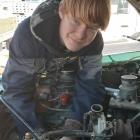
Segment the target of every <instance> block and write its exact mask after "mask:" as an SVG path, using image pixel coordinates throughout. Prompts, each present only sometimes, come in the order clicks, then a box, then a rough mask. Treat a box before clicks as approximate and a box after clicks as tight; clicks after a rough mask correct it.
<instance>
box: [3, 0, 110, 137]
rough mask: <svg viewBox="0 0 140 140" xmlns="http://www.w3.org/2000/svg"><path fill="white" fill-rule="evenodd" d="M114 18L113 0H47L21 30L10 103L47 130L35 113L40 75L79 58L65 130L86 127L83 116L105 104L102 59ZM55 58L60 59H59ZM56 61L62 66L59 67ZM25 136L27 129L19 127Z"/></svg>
mask: <svg viewBox="0 0 140 140" xmlns="http://www.w3.org/2000/svg"><path fill="white" fill-rule="evenodd" d="M109 18H110V1H109V0H61V1H60V0H47V1H45V2H43V3H41V4H40V5H39V6H38V7H37V9H36V10H35V11H34V13H33V14H32V16H31V17H29V18H27V19H25V20H24V21H22V22H21V23H20V24H19V26H18V27H17V29H16V31H15V34H14V36H13V38H12V41H11V43H10V47H9V60H8V62H7V65H6V68H5V71H4V73H3V77H2V81H3V87H4V89H5V94H4V95H3V98H4V99H5V101H6V102H7V103H8V104H9V105H10V106H11V107H12V108H13V109H14V110H15V111H16V112H17V113H18V114H19V115H20V116H21V117H22V118H24V120H25V121H26V122H27V123H28V124H29V125H30V126H31V127H32V128H34V129H38V128H40V127H41V126H42V122H41V121H40V120H39V119H38V117H37V116H36V113H35V105H36V104H35V101H34V100H33V96H34V93H35V92H36V82H37V74H38V73H43V72H44V71H45V70H46V71H47V70H48V68H49V66H50V64H53V66H54V67H56V66H57V65H56V63H57V60H58V59H59V58H62V59H63V58H65V57H75V56H78V57H79V63H80V64H79V65H78V68H77V72H76V78H75V93H74V97H73V101H72V106H71V108H70V116H69V117H68V118H67V119H66V122H65V126H66V127H68V128H71V129H75V128H76V129H80V127H81V124H82V118H83V114H84V113H85V112H87V111H89V110H90V107H91V105H92V104H95V103H98V104H102V103H103V101H104V99H105V91H104V87H103V85H102V82H101V69H102V66H101V58H102V49H103V44H104V43H103V39H102V35H101V32H100V30H105V29H106V27H107V25H108V23H109ZM54 60H55V61H54ZM54 62H56V63H54ZM17 127H18V128H19V130H20V132H21V133H22V134H24V133H25V132H26V131H27V129H26V128H23V127H20V124H18V125H17Z"/></svg>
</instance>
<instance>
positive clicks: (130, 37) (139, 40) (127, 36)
mask: <svg viewBox="0 0 140 140" xmlns="http://www.w3.org/2000/svg"><path fill="white" fill-rule="evenodd" d="M123 37H126V38H129V39H132V40H136V41H138V42H140V39H136V38H134V37H132V36H129V35H123Z"/></svg>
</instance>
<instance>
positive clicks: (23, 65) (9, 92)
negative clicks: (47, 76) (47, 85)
mask: <svg viewBox="0 0 140 140" xmlns="http://www.w3.org/2000/svg"><path fill="white" fill-rule="evenodd" d="M26 24H27V22H26V23H25V22H24V23H22V24H20V25H19V26H18V28H17V30H16V32H15V34H14V37H13V39H12V41H11V44H10V48H9V59H8V62H7V65H6V67H5V71H4V73H3V76H2V84H3V87H4V90H5V93H4V95H3V98H4V100H5V101H6V102H7V103H8V104H9V105H10V106H11V107H12V108H13V109H14V110H15V111H16V113H18V114H19V115H20V116H21V117H22V118H23V119H24V120H25V121H26V122H27V123H28V124H29V125H30V126H31V127H32V128H34V129H36V128H37V127H38V126H39V125H40V122H39V121H38V118H37V116H36V114H35V103H34V101H33V94H34V93H35V90H36V88H35V82H36V73H37V71H38V70H39V68H37V67H36V65H37V64H36V58H34V57H33V56H32V53H34V52H33V50H32V53H30V52H31V48H32V47H34V45H35V42H33V38H32V36H31V34H30V32H28V30H27V28H28V27H27V26H26ZM30 54H31V55H30ZM26 131H27V130H26Z"/></svg>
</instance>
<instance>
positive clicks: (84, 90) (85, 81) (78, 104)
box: [70, 55, 105, 122]
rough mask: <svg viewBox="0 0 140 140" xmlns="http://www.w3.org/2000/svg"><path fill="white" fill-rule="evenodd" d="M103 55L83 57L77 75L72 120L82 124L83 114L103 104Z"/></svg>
mask: <svg viewBox="0 0 140 140" xmlns="http://www.w3.org/2000/svg"><path fill="white" fill-rule="evenodd" d="M101 58H102V56H101V55H93V56H83V57H81V60H80V69H79V71H78V73H77V78H76V82H75V83H76V86H75V95H74V97H73V103H72V106H71V113H70V114H71V118H72V119H76V120H78V121H80V122H82V120H83V114H84V113H85V112H88V111H89V110H90V107H91V105H93V104H102V103H103V101H104V99H105V90H104V86H103V85H102V82H101V69H102V64H101Z"/></svg>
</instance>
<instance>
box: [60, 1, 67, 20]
mask: <svg viewBox="0 0 140 140" xmlns="http://www.w3.org/2000/svg"><path fill="white" fill-rule="evenodd" d="M58 12H59V17H60V19H62V18H63V17H64V14H65V12H66V11H65V8H64V5H63V4H62V3H61V2H60V4H59V11H58Z"/></svg>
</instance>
